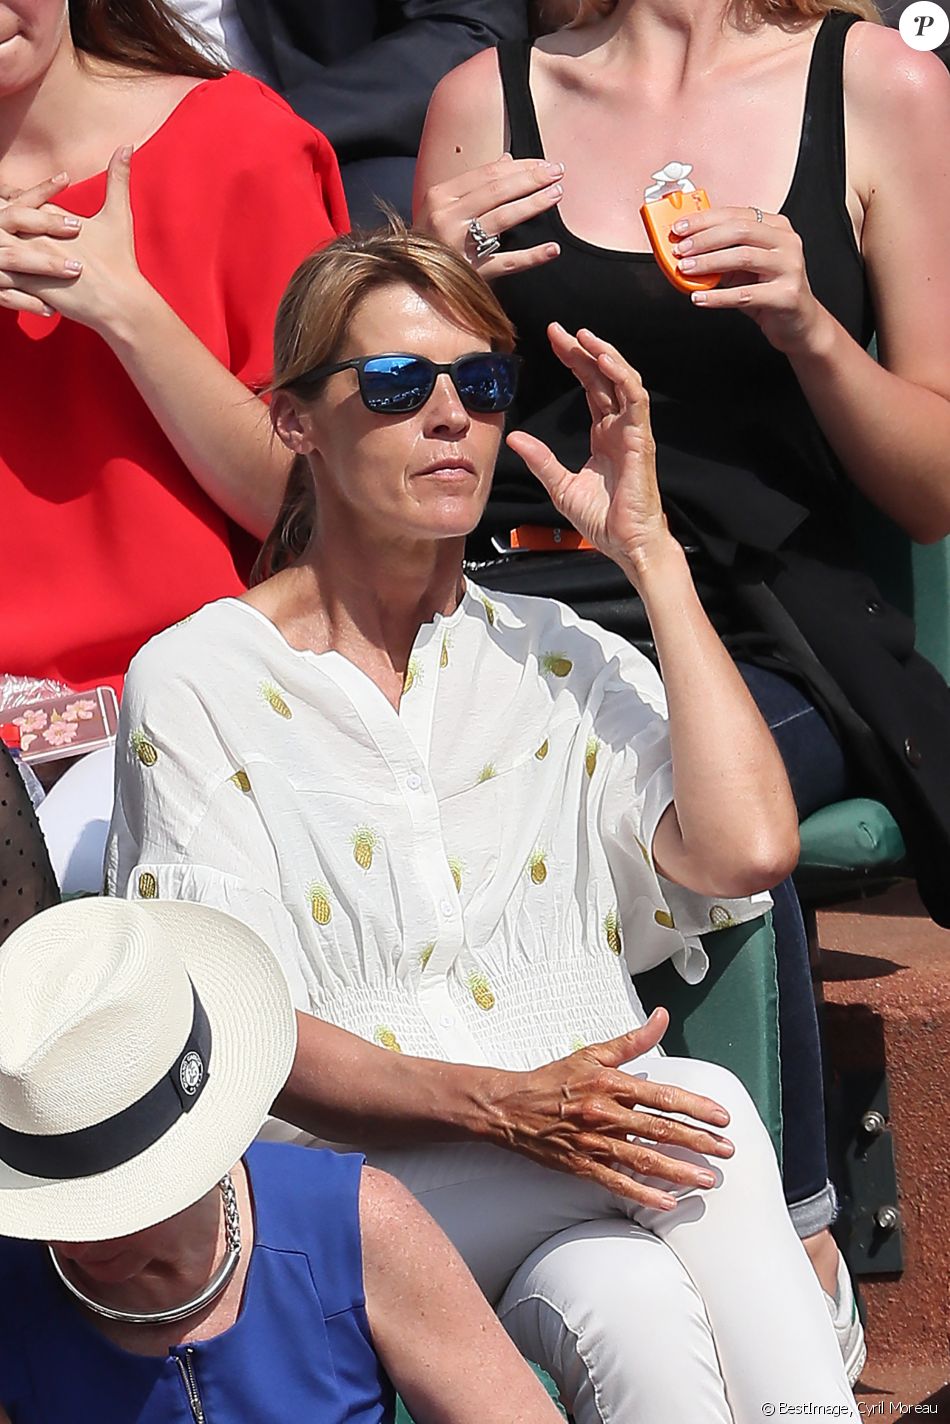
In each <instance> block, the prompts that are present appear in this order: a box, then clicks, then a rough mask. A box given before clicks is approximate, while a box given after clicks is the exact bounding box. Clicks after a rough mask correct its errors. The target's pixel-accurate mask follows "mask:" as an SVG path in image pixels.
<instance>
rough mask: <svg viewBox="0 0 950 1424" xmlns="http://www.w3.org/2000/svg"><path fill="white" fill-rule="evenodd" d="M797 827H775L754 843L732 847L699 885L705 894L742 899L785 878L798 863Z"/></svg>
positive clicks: (778, 883)
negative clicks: (726, 855) (703, 882)
mask: <svg viewBox="0 0 950 1424" xmlns="http://www.w3.org/2000/svg"><path fill="white" fill-rule="evenodd" d="M798 855H799V839H798V826H797V824H796V825H794V826H790V827H787V828H782V827H777V828H776V829H775V830H774V831H772V832H770V833H769V834H767V835H764V834H763V835H759V836H758V837H757V838H756V839H755V841H754V842H752V843H751V844H748V843H747V844H746V845H743V846H734V847H733V849H732V854H731V855H730V856H729V857H728V859H726V858H722V859H720V860H719V863H718V864H717V865H716V866H715V867H713V866H709V867H708V868H707V872H706V875H705V876H704V877H703V878H704V880H705V881H706V884H704V885H703V886H702V887H699V886H696V887H695V888H696V889H700V888H701V892H702V893H703V894H705V895H716V896H721V897H722V898H723V899H724V900H741V899H744V898H745V897H746V896H747V895H759V894H761V892H762V891H763V890H772V889H774V887H775V886H776V885H781V883H782V881H783V880H787V879H788V877H789V876H790V875H791V873H792V871H793V870H794V869H795V867H796V865H797V864H798Z"/></svg>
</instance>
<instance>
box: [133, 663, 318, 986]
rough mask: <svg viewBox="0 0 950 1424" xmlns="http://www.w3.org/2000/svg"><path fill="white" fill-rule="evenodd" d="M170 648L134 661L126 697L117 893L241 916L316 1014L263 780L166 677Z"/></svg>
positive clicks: (189, 695)
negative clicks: (258, 785)
mask: <svg viewBox="0 0 950 1424" xmlns="http://www.w3.org/2000/svg"><path fill="white" fill-rule="evenodd" d="M166 636H167V635H166ZM161 643H162V638H159V639H158V640H155V641H154V642H153V644H151V645H148V646H147V647H146V649H145V650H144V652H143V653H140V654H139V656H138V658H136V659H134V660H133V663H132V666H131V668H130V669H129V676H128V679H127V681H126V686H125V693H124V696H123V699H122V712H121V716H120V720H119V730H118V738H117V745H116V799H115V809H114V812H113V817H112V825H111V827H110V831H109V843H108V848H107V852H106V892H107V893H108V894H111V895H117V896H121V897H123V898H125V899H130V900H135V899H142V900H148V899H162V900H187V901H192V902H193V903H198V904H202V905H209V906H211V907H212V908H213V909H218V910H223V911H225V912H226V913H227V914H230V915H233V916H234V917H235V918H236V919H239V920H241V921H242V922H243V923H244V924H246V925H248V926H249V927H250V928H251V929H252V930H254V931H255V932H256V933H257V934H259V935H260V936H261V938H262V939H263V940H264V942H265V943H266V944H268V945H269V946H270V948H271V949H272V951H273V952H274V955H275V957H276V958H277V960H278V962H279V963H280V965H281V968H282V969H283V971H284V974H285V976H286V978H287V981H288V985H289V987H290V991H291V994H292V997H293V1000H294V1004H295V1006H296V1007H297V1008H299V1009H307V1008H309V1003H310V999H309V994H308V992H307V984H306V980H305V976H304V971H303V967H302V960H303V955H302V951H301V948H300V942H299V936H298V934H297V930H296V926H295V925H294V922H293V919H292V917H291V915H290V914H289V913H288V911H287V909H286V908H285V906H284V904H283V903H282V901H281V896H280V872H279V867H278V863H277V855H276V851H275V849H274V845H273V843H272V841H271V839H270V836H269V834H268V832H267V829H266V827H265V825H264V822H263V820H262V818H261V815H260V813H259V810H258V806H257V802H256V799H255V796H254V788H253V782H252V780H251V776H252V772H249V770H248V768H247V767H245V766H239V765H235V764H234V759H233V757H232V756H231V755H230V752H229V748H228V747H227V745H226V744H225V742H224V740H223V739H222V737H221V735H220V734H219V732H218V731H217V730H216V728H215V725H214V723H213V722H212V719H211V716H210V713H209V711H208V709H207V707H206V705H205V703H204V701H203V698H202V697H201V695H200V692H199V691H198V689H196V688H195V687H194V686H192V685H190V684H189V683H188V682H187V681H186V680H184V679H178V680H176V679H175V678H174V677H173V676H167V677H166V676H165V675H164V672H165V668H164V662H165V660H164V659H162V658H160V657H155V656H154V655H153V649H155V648H156V647H157V646H160V644H161Z"/></svg>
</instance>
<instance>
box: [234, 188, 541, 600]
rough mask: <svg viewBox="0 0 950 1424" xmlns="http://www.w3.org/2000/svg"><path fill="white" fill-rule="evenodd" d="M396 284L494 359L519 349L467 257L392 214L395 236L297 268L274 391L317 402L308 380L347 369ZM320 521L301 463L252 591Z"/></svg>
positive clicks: (281, 330) (390, 232)
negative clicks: (377, 299)
mask: <svg viewBox="0 0 950 1424" xmlns="http://www.w3.org/2000/svg"><path fill="white" fill-rule="evenodd" d="M395 284H405V285H406V286H407V287H411V288H412V289H413V290H414V291H416V292H419V293H421V294H422V295H423V296H426V297H431V298H432V299H433V300H434V302H435V303H436V304H437V305H439V306H441V307H443V308H444V309H445V310H446V311H447V312H448V314H449V315H450V316H451V317H452V318H453V320H454V321H456V322H458V324H459V326H460V327H462V328H463V329H464V330H466V331H471V332H472V333H473V334H474V335H476V336H478V337H480V338H481V339H482V340H484V341H486V342H487V343H488V344H489V346H490V349H491V350H492V351H511V350H513V349H514V344H515V330H514V327H513V326H512V324H511V322H510V321H509V320H508V317H507V316H506V315H505V313H504V311H503V310H502V308H501V306H500V304H499V302H498V299H497V297H496V296H495V294H494V293H493V292H492V290H491V288H490V287H489V286H488V284H487V283H486V282H484V281H483V280H482V278H481V277H479V275H478V273H477V272H476V271H475V270H474V269H473V268H472V267H470V266H469V264H468V263H467V262H466V261H465V259H464V257H461V256H460V255H459V253H457V252H456V251H455V250H454V248H451V247H447V246H446V245H445V243H442V242H439V241H438V240H437V239H436V238H433V237H428V236H427V235H426V234H425V233H423V232H416V231H414V230H411V229H407V228H406V227H405V225H404V224H403V222H402V221H401V220H400V219H399V218H397V217H395V216H392V215H391V216H390V218H389V227H388V228H384V229H382V230H381V231H379V232H369V233H347V234H345V235H344V236H343V237H338V238H337V239H336V240H335V241H334V242H331V243H330V244H329V245H328V246H327V247H324V248H322V249H321V250H320V251H319V252H315V253H314V254H313V255H312V256H311V257H308V258H306V260H305V261H303V262H302V263H301V264H300V266H299V267H298V268H297V270H296V272H295V273H294V275H293V276H292V277H291V279H290V284H289V286H288V287H287V290H286V291H285V292H284V295H283V297H282V298H281V301H280V305H279V307H278V308H277V319H276V322H275V324H274V376H273V380H272V382H271V386H270V390H271V392H274V391H289V392H290V393H291V394H292V395H296V396H298V397H300V398H301V399H304V400H308V399H311V398H312V397H313V396H314V395H315V386H314V383H313V382H311V381H308V380H306V379H305V378H306V375H307V372H308V371H312V370H313V369H314V367H316V366H327V365H332V363H333V362H334V361H337V360H340V359H341V357H342V353H343V349H344V345H345V342H346V338H347V334H348V333H349V330H350V326H351V325H352V322H353V318H354V317H355V316H356V313H357V311H358V309H359V307H360V306H361V305H362V303H363V302H364V301H365V300H366V298H367V296H369V294H370V293H371V292H374V291H378V290H380V289H381V288H383V287H391V286H393V285H395ZM315 513H316V509H315V504H314V495H313V480H312V477H311V474H310V467H309V464H308V462H307V460H306V459H305V458H304V457H303V456H300V455H298V457H297V458H296V459H295V460H294V462H293V464H292V465H291V468H290V475H289V477H288V480H287V489H286V491H285V494H284V500H283V504H282V505H281V508H280V512H279V514H278V516H277V522H276V524H275V525H274V528H273V529H272V530H271V532H270V534H269V535H268V537H267V539H266V540H265V542H264V546H263V548H262V549H261V552H260V555H259V556H258V559H257V562H256V563H255V565H254V570H253V573H252V575H251V582H252V583H260V582H261V580H262V579H265V578H269V577H270V576H271V574H274V573H277V572H278V570H279V569H282V568H285V567H286V565H287V564H289V563H291V562H292V561H293V560H294V559H296V558H298V557H299V556H300V555H301V554H302V553H303V551H304V550H305V549H306V547H307V544H308V543H309V541H310V535H311V532H312V530H313V523H314V518H315Z"/></svg>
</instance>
